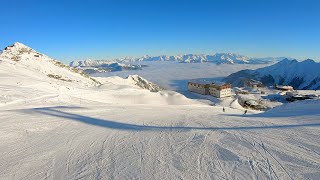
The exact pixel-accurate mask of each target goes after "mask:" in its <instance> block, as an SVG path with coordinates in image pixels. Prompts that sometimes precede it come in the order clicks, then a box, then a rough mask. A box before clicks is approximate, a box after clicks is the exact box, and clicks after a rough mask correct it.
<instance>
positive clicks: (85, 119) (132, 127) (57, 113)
mask: <svg viewBox="0 0 320 180" xmlns="http://www.w3.org/2000/svg"><path fill="white" fill-rule="evenodd" d="M64 109H82V108H81V107H67V106H55V107H44V108H32V109H25V110H19V111H20V112H23V113H29V114H31V113H39V114H44V115H48V116H54V117H59V118H64V119H69V120H74V121H78V122H81V123H86V124H90V125H94V126H99V127H104V128H110V129H118V130H127V131H168V130H184V131H186V130H210V131H219V130H230V131H231V130H236V131H239V130H259V129H260V130H265V129H288V128H299V127H319V126H320V123H311V124H289V125H271V126H230V127H188V126H151V125H136V124H129V123H123V122H116V121H111V120H105V119H99V118H93V117H89V116H83V115H79V114H73V113H70V112H64V111H62V110H64Z"/></svg>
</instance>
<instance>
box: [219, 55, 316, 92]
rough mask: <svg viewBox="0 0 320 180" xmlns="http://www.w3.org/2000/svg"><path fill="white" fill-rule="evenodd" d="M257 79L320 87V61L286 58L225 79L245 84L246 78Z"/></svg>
mask: <svg viewBox="0 0 320 180" xmlns="http://www.w3.org/2000/svg"><path fill="white" fill-rule="evenodd" d="M246 79H255V80H259V81H261V82H262V83H264V84H265V85H273V84H279V85H290V86H292V87H294V88H295V89H314V90H319V89H320V63H319V62H315V61H313V60H311V59H307V60H304V61H302V62H299V61H297V60H289V59H284V60H282V61H280V62H278V63H276V64H273V65H271V66H267V67H264V68H260V69H256V70H242V71H239V72H236V73H233V74H231V75H229V76H228V77H227V78H225V81H226V82H228V83H232V84H233V85H234V86H243V83H244V80H246Z"/></svg>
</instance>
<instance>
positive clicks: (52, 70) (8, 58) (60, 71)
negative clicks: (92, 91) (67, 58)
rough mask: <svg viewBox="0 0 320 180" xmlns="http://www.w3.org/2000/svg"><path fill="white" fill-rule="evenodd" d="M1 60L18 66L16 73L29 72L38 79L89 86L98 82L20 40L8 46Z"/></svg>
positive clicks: (15, 66)
mask: <svg viewBox="0 0 320 180" xmlns="http://www.w3.org/2000/svg"><path fill="white" fill-rule="evenodd" d="M0 60H1V62H0V63H1V64H2V66H3V65H8V66H11V67H12V68H16V69H17V72H16V74H18V73H21V74H24V73H28V74H31V75H33V76H36V77H37V78H38V79H43V78H52V80H62V81H66V82H77V83H81V84H83V85H87V86H94V85H96V84H97V83H98V82H97V81H95V80H94V79H92V78H91V77H89V76H87V75H86V74H84V73H81V72H79V71H78V70H76V69H74V68H71V67H69V66H67V65H65V64H63V63H61V62H59V61H57V60H54V59H52V58H50V57H48V56H46V55H44V54H41V53H39V52H37V51H35V50H33V49H32V48H30V47H28V46H26V45H23V44H21V43H19V42H16V43H14V44H13V45H12V46H8V47H6V48H5V50H3V52H2V53H1V54H0ZM18 69H19V70H18Z"/></svg>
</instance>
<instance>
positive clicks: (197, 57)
mask: <svg viewBox="0 0 320 180" xmlns="http://www.w3.org/2000/svg"><path fill="white" fill-rule="evenodd" d="M282 59H284V57H275V58H272V57H270V58H250V57H248V56H243V55H238V54H235V53H216V54H214V55H204V54H185V55H176V56H166V55H162V56H148V55H145V56H143V57H140V58H129V57H125V58H118V59H113V60H84V61H72V62H71V63H70V66H72V67H89V66H100V65H102V64H110V63H111V62H118V63H130V62H147V61H177V62H180V63H204V62H211V63H215V64H268V63H274V62H278V61H280V60H282Z"/></svg>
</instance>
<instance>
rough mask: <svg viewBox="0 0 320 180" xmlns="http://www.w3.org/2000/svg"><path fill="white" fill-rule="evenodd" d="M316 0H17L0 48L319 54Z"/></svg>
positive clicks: (4, 13) (117, 53) (76, 54)
mask: <svg viewBox="0 0 320 180" xmlns="http://www.w3.org/2000/svg"><path fill="white" fill-rule="evenodd" d="M319 9H320V2H319V1H317V0H300V1H295V0H282V1H280V0H255V1H252V0H211V1H209V0H208V1H204V0H195V1H187V0H184V1H183V0H149V1H146V0H135V1H134V0H131V1H129V0H114V1H111V0H109V1H108V0H105V1H97V0H82V1H81V0H77V1H76V0H74V1H71V0H55V1H49V0H28V1H25V0H19V1H18V0H10V1H3V2H1V8H0V16H1V23H0V48H1V49H2V48H4V47H5V46H7V45H10V44H13V43H14V42H16V41H19V42H21V43H24V44H26V45H28V46H30V47H32V48H34V49H36V50H37V51H39V52H42V53H45V54H47V55H49V56H51V57H54V58H56V59H59V60H62V61H65V62H68V61H71V60H75V59H86V58H92V59H112V58H116V57H122V56H134V57H137V56H142V55H145V54H149V55H161V54H167V55H175V54H184V53H207V54H213V53H215V52H236V53H240V54H243V55H248V56H255V57H266V56H289V57H295V58H299V59H304V58H313V59H317V60H319V59H320V10H319Z"/></svg>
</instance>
